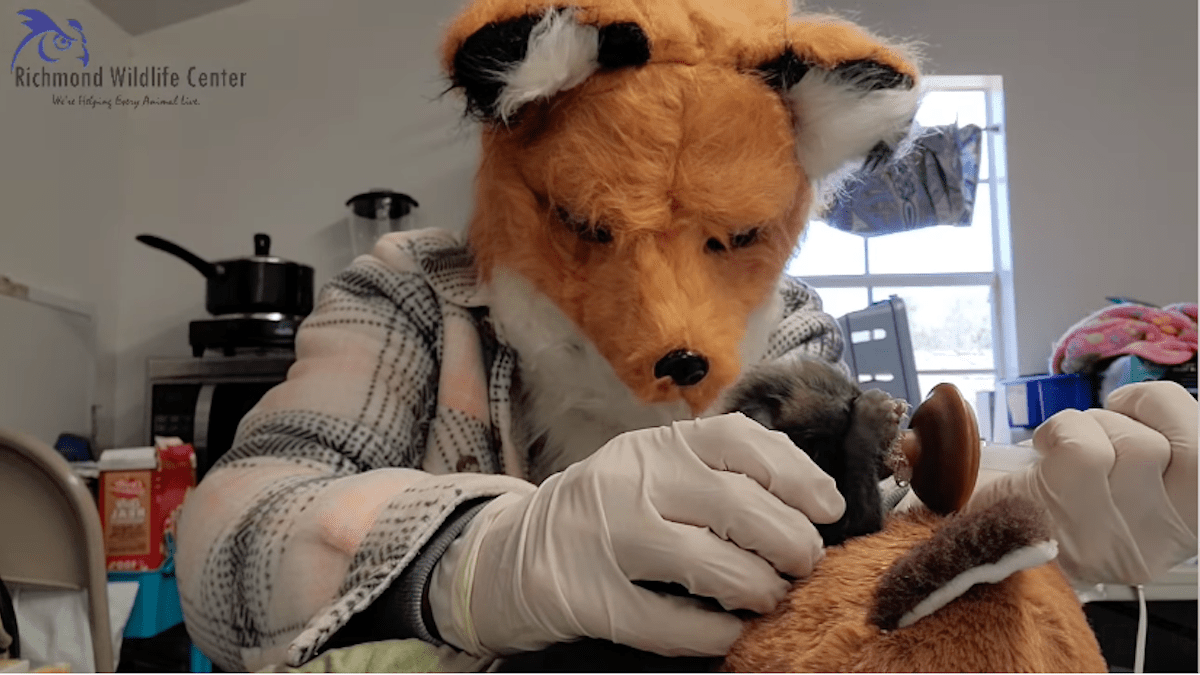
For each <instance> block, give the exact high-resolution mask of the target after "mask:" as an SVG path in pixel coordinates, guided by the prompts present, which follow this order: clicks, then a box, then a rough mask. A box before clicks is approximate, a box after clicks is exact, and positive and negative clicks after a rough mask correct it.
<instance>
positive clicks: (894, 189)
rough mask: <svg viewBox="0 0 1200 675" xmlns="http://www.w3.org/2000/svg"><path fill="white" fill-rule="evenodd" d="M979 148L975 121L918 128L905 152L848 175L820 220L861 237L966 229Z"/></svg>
mask: <svg viewBox="0 0 1200 675" xmlns="http://www.w3.org/2000/svg"><path fill="white" fill-rule="evenodd" d="M982 148H983V129H981V128H979V127H977V126H974V125H968V126H965V127H959V126H957V125H949V126H940V127H928V128H925V129H922V130H920V131H919V132H918V136H917V138H916V139H915V140H914V141H913V143H912V146H911V147H910V149H909V151H908V152H906V153H904V154H903V155H901V156H899V157H896V158H894V159H893V160H891V161H889V162H884V163H877V164H875V165H870V166H866V167H864V168H863V170H862V171H860V172H859V173H858V174H857V175H856V176H855V177H854V178H853V179H851V182H850V183H849V184H848V185H847V186H846V189H845V190H843V192H842V193H841V194H840V195H838V198H837V199H836V200H835V201H834V203H833V205H832V206H831V207H830V208H829V209H828V211H827V212H826V214H825V216H824V220H825V222H827V223H828V224H829V225H830V226H831V227H835V228H837V229H839V230H842V231H844V232H850V233H852V234H857V235H860V236H863V237H873V236H877V235H881V234H891V233H893V232H907V231H909V230H917V229H920V228H923V227H932V226H934V225H955V226H960V227H970V225H971V215H972V213H973V212H974V210H975V186H976V184H977V183H978V182H979V160H980V155H981V153H982Z"/></svg>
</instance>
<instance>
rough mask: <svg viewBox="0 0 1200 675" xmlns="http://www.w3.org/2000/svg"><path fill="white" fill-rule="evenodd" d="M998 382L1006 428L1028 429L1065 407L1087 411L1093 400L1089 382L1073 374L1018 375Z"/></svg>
mask: <svg viewBox="0 0 1200 675" xmlns="http://www.w3.org/2000/svg"><path fill="white" fill-rule="evenodd" d="M1000 385H1001V386H1003V387H1004V395H1005V399H1006V400H1007V401H1008V425H1009V426H1010V427H1022V428H1026V429H1032V428H1034V427H1036V426H1038V425H1039V424H1041V423H1042V422H1045V421H1046V420H1047V419H1049V418H1050V416H1052V415H1054V413H1057V412H1060V411H1063V410H1066V409H1068V408H1074V409H1076V410H1087V409H1088V408H1090V407H1092V401H1093V399H1094V396H1093V392H1092V385H1091V383H1090V382H1089V381H1088V380H1087V378H1085V377H1083V376H1082V375H1078V374H1075V373H1069V374H1066V375H1036V376H1033V377H1022V378H1018V379H1016V380H1005V381H1003V382H1001V383H1000Z"/></svg>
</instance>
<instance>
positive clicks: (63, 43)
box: [8, 9, 91, 73]
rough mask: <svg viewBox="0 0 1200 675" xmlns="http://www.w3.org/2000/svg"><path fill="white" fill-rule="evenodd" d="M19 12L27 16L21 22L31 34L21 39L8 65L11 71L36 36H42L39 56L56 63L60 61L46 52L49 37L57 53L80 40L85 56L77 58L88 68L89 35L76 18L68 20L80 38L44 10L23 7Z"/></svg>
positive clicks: (47, 61) (39, 40) (39, 44)
mask: <svg viewBox="0 0 1200 675" xmlns="http://www.w3.org/2000/svg"><path fill="white" fill-rule="evenodd" d="M17 14H19V15H20V16H23V17H25V21H22V22H21V23H22V25H24V26H25V27H26V28H28V29H29V35H26V36H25V39H24V40H21V43H20V44H19V45H17V51H16V52H14V53H13V57H12V63H10V64H9V65H8V72H10V73H11V72H12V71H13V68H14V67H15V66H16V65H17V56H19V55H20V54H21V50H22V49H24V48H25V45H27V44H29V43H30V42H32V41H33V40H34V39H35V38H40V39H38V56H41V57H42V60H43V61H45V62H46V63H56V62H57V61H58V59H57V58H51V57H50V55H48V54H47V53H46V39H47V38H49V39H50V44H51V46H52V47H53V48H54V49H56V50H58V51H57V53H60V54H61V53H62V52H65V51H67V50H68V49H70V48H71V47H73V46H74V45H75V43H76V42H78V43H79V44H80V46H81V47H83V56H77V57H76V58H78V59H79V60H80V61H83V67H84V68H87V65H88V61H89V60H90V59H91V57H90V55H89V54H88V48H87V37H86V36H84V34H83V25H82V24H80V23H79V22H78V21H76V20H75V19H68V20H67V25H68V26H70V27H71V28H73V29H74V30H75V32H76V33H78V34H79V38H78V39H76V38H73V37H71V36H70V35H67V34H66V33H64V32H63V29H61V28H59V27H58V24H56V23H54V19H51V18H50V17H48V16H46V13H45V12H42V11H41V10H37V9H23V10H21V11H19V12H17Z"/></svg>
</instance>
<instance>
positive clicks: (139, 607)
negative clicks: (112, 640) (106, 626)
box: [108, 557, 183, 638]
mask: <svg viewBox="0 0 1200 675" xmlns="http://www.w3.org/2000/svg"><path fill="white" fill-rule="evenodd" d="M108 580H109V581H136V582H137V583H138V594H137V599H136V600H134V602H133V613H132V614H130V615H129V622H128V623H126V624H125V633H124V635H125V637H127V638H148V637H154V636H155V635H158V634H159V633H161V632H163V631H164V630H166V629H168V628H171V627H172V626H175V625H178V624H179V623H182V622H183V609H182V608H181V607H180V604H179V586H178V585H177V584H176V583H175V559H174V558H173V557H172V558H167V561H166V562H165V563H163V566H162V567H160V568H158V569H157V570H152V571H150V572H109V573H108Z"/></svg>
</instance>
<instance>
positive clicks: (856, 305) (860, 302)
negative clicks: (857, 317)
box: [816, 288, 870, 318]
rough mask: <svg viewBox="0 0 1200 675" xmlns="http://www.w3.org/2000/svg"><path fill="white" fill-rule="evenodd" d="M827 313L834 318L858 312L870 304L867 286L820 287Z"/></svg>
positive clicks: (819, 291) (819, 292) (819, 293)
mask: <svg viewBox="0 0 1200 675" xmlns="http://www.w3.org/2000/svg"><path fill="white" fill-rule="evenodd" d="M816 291H817V295H820V296H821V302H822V303H823V304H824V309H825V313H827V314H830V315H832V316H833V317H834V318H837V317H840V316H843V315H845V314H849V313H850V312H856V311H858V310H860V309H862V308H864V307H866V306H867V305H868V304H870V303H869V302H868V301H867V289H866V288H818V289H816Z"/></svg>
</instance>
